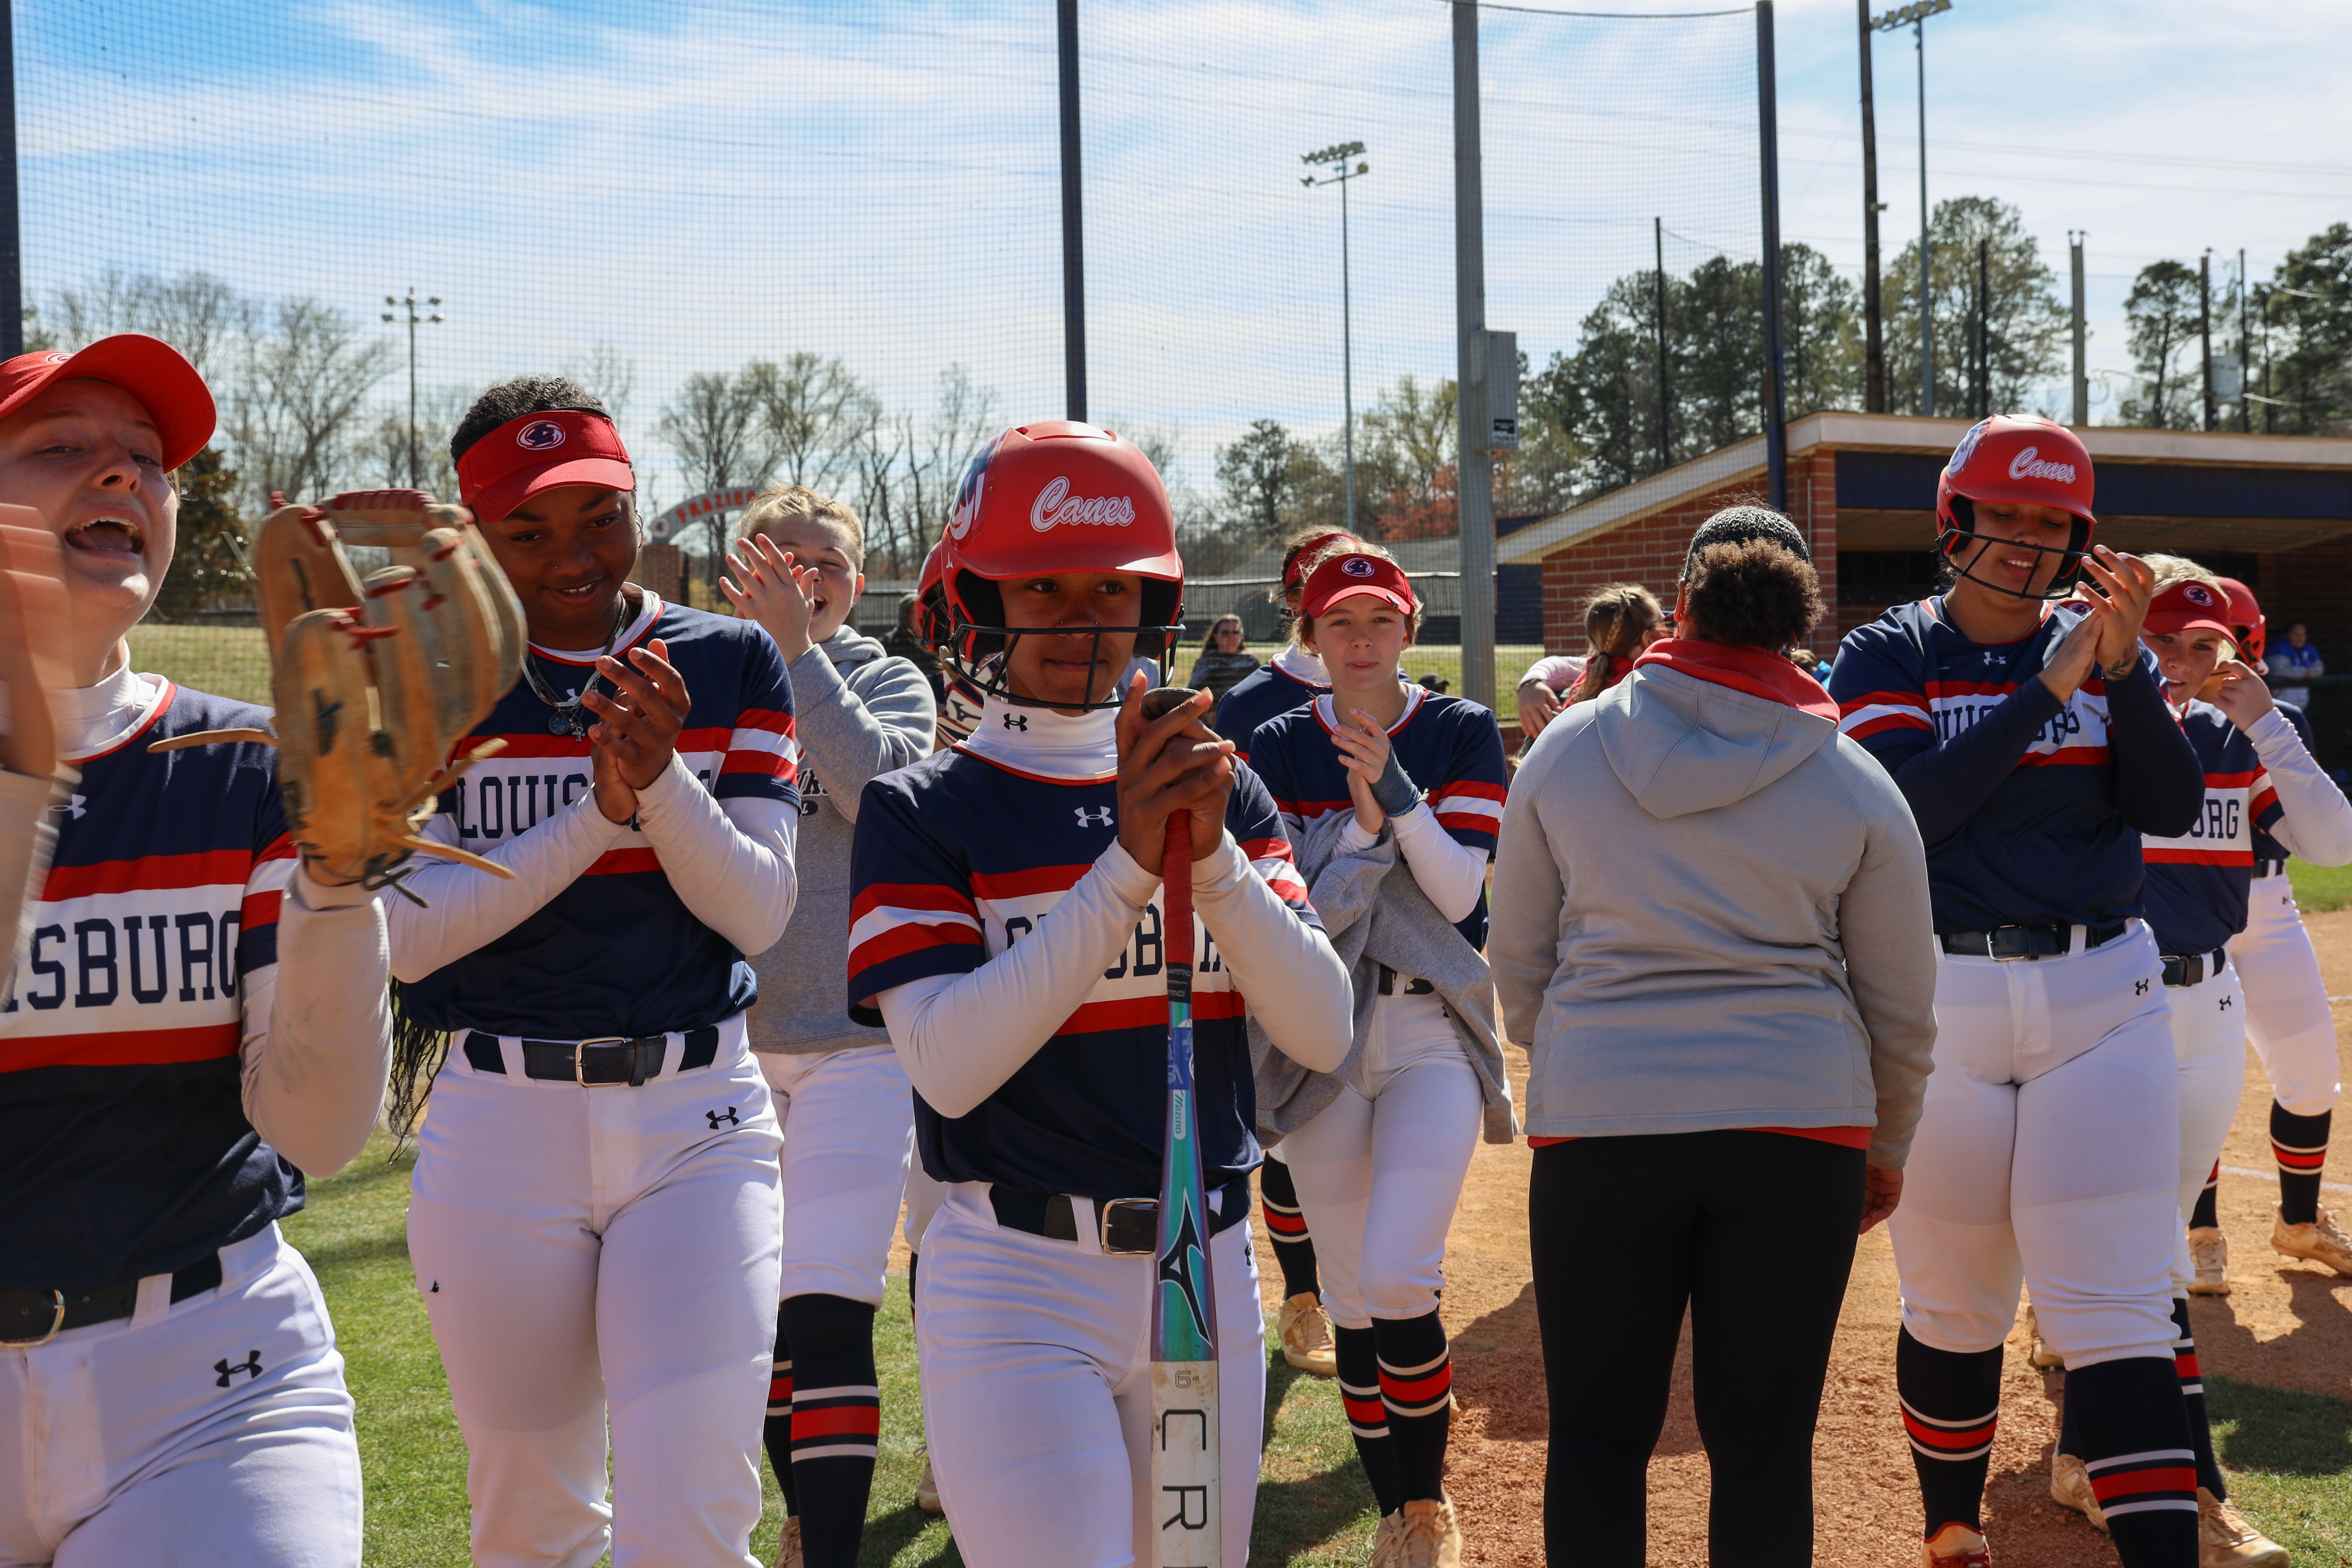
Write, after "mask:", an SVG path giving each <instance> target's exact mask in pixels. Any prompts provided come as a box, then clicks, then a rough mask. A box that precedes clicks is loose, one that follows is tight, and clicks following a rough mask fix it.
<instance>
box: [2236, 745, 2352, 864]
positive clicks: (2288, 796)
mask: <svg viewBox="0 0 2352 1568" xmlns="http://www.w3.org/2000/svg"><path fill="white" fill-rule="evenodd" d="M2246 738H2247V739H2248V740H2250V741H2252V742H2253V743H2254V754H2255V755H2256V756H2258V757H2260V758H2261V759H2262V762H2263V771H2264V772H2265V773H2269V774H2270V780H2271V787H2272V788H2273V789H2274V790H2276V791H2278V797H2279V811H2280V816H2279V820H2278V821H2277V823H2276V824H2275V825H2273V826H2272V828H2271V837H2273V838H2275V839H2277V840H2278V841H2279V843H2280V844H2282V845H2284V847H2285V848H2286V850H2287V853H2289V854H2291V855H2294V856H2298V857H2300V858H2303V859H2305V860H2308V861H2310V862H2311V863H2312V864H2313V865H2315V866H2344V865H2352V801H2347V800H2346V799H2345V798H2344V792H2343V791H2342V790H2340V789H2338V788H2336V781H2335V780H2334V779H2331V778H2329V777H2328V776H2327V774H2326V773H2324V772H2322V771H2321V770H2320V766H2319V762H2318V759H2316V758H2315V757H2314V756H2313V755H2312V754H2311V752H2309V751H2308V750H2306V749H2305V746H2304V743H2303V737H2302V736H2301V735H2298V734H2296V733H2295V731H2294V724H2293V723H2292V722H2291V721H2289V720H2288V719H2287V717H2286V715H2284V713H2281V712H2280V711H2279V710H2277V709H2275V708H2273V709H2272V710H2270V711H2269V712H2267V713H2264V714H2263V716H2262V717H2261V718H2259V719H2257V720H2255V721H2254V723H2253V727H2252V729H2250V730H2248V731H2246Z"/></svg>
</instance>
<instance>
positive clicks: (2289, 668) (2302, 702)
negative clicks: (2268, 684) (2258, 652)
mask: <svg viewBox="0 0 2352 1568" xmlns="http://www.w3.org/2000/svg"><path fill="white" fill-rule="evenodd" d="M2310 637H2311V634H2310V633H2309V632H2307V631H2305V630H2304V626H2303V623H2302V622H2301V621H2297V622H2295V623H2294V625H2293V626H2289V627H2287V629H2286V642H2285V643H2284V646H2282V647H2274V648H2272V649H2271V650H2269V651H2270V657H2269V658H2268V659H2267V660H2266V661H2265V662H2267V663H2268V664H2269V666H2270V668H2271V672H2272V674H2273V677H2274V678H2275V679H2277V680H2278V681H2279V683H2280V685H2279V688H2278V689H2277V691H2276V692H2274V693H2273V695H2274V696H2276V697H2277V699H2278V700H2280V701H2281V702H2291V703H2293V704H2294V706H2295V707H2297V708H2305V707H2308V706H2310V703H2311V688H2310V687H2308V686H2304V685H2301V684H2299V683H2300V682H2302V681H2305V680H2316V679H2319V678H2320V677H2321V676H2323V675H2325V674H2326V673H2327V667H2326V665H2324V664H2322V663H2321V662H2320V660H2319V650H2318V649H2317V648H2315V647H2312V646H2311V642H2310Z"/></svg>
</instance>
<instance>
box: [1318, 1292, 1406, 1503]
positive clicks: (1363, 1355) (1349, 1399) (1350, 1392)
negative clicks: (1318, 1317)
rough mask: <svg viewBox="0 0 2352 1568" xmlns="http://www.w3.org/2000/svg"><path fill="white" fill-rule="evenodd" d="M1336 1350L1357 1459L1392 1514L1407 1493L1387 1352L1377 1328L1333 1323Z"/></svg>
mask: <svg viewBox="0 0 2352 1568" xmlns="http://www.w3.org/2000/svg"><path fill="white" fill-rule="evenodd" d="M1331 1353H1332V1356H1333V1357H1334V1359H1336V1360H1337V1361H1338V1362H1339V1402H1340V1404H1342V1405H1345V1406H1346V1407H1347V1411H1348V1430H1349V1433H1350V1434H1352V1435H1353V1436H1354V1437H1355V1439H1356V1458H1359V1459H1360V1460H1362V1461H1363V1466H1364V1479H1367V1480H1369V1481H1370V1482H1371V1484H1372V1500H1373V1501H1374V1502H1375V1503H1377V1504H1378V1505H1379V1506H1380V1510H1381V1517H1382V1518H1386V1517H1387V1516H1388V1515H1390V1514H1392V1513H1394V1512H1395V1511H1396V1510H1399V1509H1401V1508H1402V1507H1403V1506H1404V1493H1403V1492H1402V1490H1401V1489H1400V1483H1399V1481H1398V1479H1397V1459H1396V1439H1395V1438H1394V1437H1393V1436H1390V1433H1389V1407H1388V1406H1387V1405H1384V1404H1382V1403H1381V1357H1380V1351H1379V1349H1378V1348H1377V1346H1376V1345H1375V1344H1374V1342H1373V1339H1372V1331H1371V1330H1370V1329H1345V1328H1341V1327H1340V1326H1339V1324H1337V1323H1334V1324H1332V1325H1331Z"/></svg>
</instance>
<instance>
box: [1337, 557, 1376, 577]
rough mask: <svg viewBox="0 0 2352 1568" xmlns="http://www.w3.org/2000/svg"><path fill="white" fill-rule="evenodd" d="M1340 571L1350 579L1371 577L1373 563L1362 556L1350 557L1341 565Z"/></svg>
mask: <svg viewBox="0 0 2352 1568" xmlns="http://www.w3.org/2000/svg"><path fill="white" fill-rule="evenodd" d="M1339 570H1340V571H1342V572H1344V573H1346V574H1348V575H1349V576H1350V577H1369V576H1370V575H1371V574H1372V563H1370V561H1367V560H1365V559H1364V558H1363V557H1362V556H1360V555H1350V556H1349V557H1348V559H1346V560H1345V561H1342V562H1340V563H1339Z"/></svg>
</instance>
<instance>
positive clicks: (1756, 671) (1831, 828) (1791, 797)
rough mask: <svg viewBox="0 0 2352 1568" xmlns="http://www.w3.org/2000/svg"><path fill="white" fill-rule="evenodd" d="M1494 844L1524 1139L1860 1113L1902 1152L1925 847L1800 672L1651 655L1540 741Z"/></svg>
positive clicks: (1883, 1152)
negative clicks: (1518, 1049) (1524, 1065)
mask: <svg viewBox="0 0 2352 1568" xmlns="http://www.w3.org/2000/svg"><path fill="white" fill-rule="evenodd" d="M1495 859H1496V868H1495V893H1494V908H1495V918H1494V924H1493V929H1492V933H1491V935H1490V936H1489V938H1488V941H1487V950H1486V951H1487V957H1488V959H1489V960H1490V961H1491V962H1492V963H1493V965H1494V969H1495V980H1496V990H1497V992H1498V994H1499V996H1500V999H1501V1002H1502V1006H1503V1019H1504V1026H1505V1031H1506V1033H1507V1035H1508V1036H1509V1037H1510V1038H1512V1039H1514V1040H1518V1041H1521V1042H1523V1043H1526V1044H1527V1046H1528V1054H1529V1057H1530V1058H1531V1066H1532V1072H1531V1075H1530V1077H1529V1079H1528V1115H1527V1128H1528V1133H1529V1134H1530V1136H1532V1137H1537V1138H1572V1137H1587V1136H1593V1135H1598V1134H1609V1133H1666V1132H1696V1131H1714V1130H1717V1129H1726V1128H1769V1129H1772V1130H1775V1131H1810V1130H1822V1129H1843V1128H1869V1129H1872V1131H1871V1132H1870V1134H1869V1147H1870V1155H1869V1158H1870V1163H1872V1164H1874V1165H1879V1166H1884V1167H1886V1168H1890V1169H1894V1168H1899V1167H1900V1166H1901V1165H1902V1164H1903V1163H1904V1160H1905V1158H1906V1156H1907V1154H1908V1152H1909V1149H1910V1143H1911V1134H1912V1131H1913V1130H1914V1129H1915V1128H1916V1125H1917V1123H1918V1120H1919V1103H1920V1097H1921V1094H1922V1092H1923V1090H1924V1089H1925V1087H1926V1082H1927V1073H1928V1071H1929V1068H1930V1066H1931V1062H1930V1054H1931V1051H1932V1049H1933V1047H1934V1045H1935V1037H1936V1021H1935V1013H1934V1000H1935V987H1936V942H1935V935H1934V925H1933V920H1932V916H1931V914H1930V911H1929V908H1928V900H1927V858H1926V854H1925V852H1924V850H1923V849H1922V847H1921V846H1920V841H1919V830H1918V828H1917V827H1916V826H1915V825H1914V823H1913V821H1912V818H1911V809H1910V807H1909V806H1908V805H1906V803H1905V801H1904V798H1903V795H1902V793H1901V791H1899V790H1898V789H1896V788H1895V784H1894V781H1893V780H1892V779H1890V778H1888V776H1887V774H1886V772H1885V769H1883V768H1881V767H1880V766H1879V765H1878V764H1877V763H1875V762H1874V761H1873V760H1872V759H1871V756H1870V754H1869V753H1868V752H1865V751H1864V750H1863V749H1862V747H1861V746H1860V745H1859V744H1858V743H1856V742H1853V741H1850V740H1848V739H1846V738H1845V737H1843V736H1842V735H1840V734H1839V733H1838V730H1837V706H1836V704H1835V703H1834V702H1832V701H1831V700H1830V699H1829V697H1828V695H1827V694H1826V693H1825V692H1823V691H1822V688H1821V686H1820V684H1819V683H1818V682H1816V681H1814V680H1813V679H1811V677H1809V676H1807V675H1806V674H1805V673H1804V672H1803V671H1801V670H1800V669H1798V668H1796V667H1795V666H1794V665H1792V664H1790V663H1789V662H1788V661H1787V660H1785V659H1781V658H1776V657H1774V656H1772V655H1770V654H1767V653H1764V652H1761V651H1759V650H1756V649H1750V648H1740V647H1731V646H1729V645H1727V644H1722V643H1709V642H1701V641H1698V640H1696V639H1690V638H1676V639H1672V640H1669V641H1666V642H1662V643H1659V644H1656V645H1655V646H1654V647H1652V648H1651V649H1650V651H1649V652H1648V653H1646V654H1645V655H1643V658H1641V659H1640V660H1639V661H1638V662H1637V663H1636V664H1635V665H1634V667H1633V674H1632V675H1630V676H1629V677H1628V678H1627V679H1625V680H1624V681H1623V682H1622V683H1621V684H1620V685H1618V686H1616V687H1613V688H1612V689H1610V690H1609V691H1608V692H1607V693H1605V694H1604V695H1602V696H1601V697H1600V698H1599V699H1597V700H1594V701H1591V702H1586V703H1580V704H1578V705H1577V706H1576V707H1574V708H1571V709H1570V710H1568V711H1567V712H1566V713H1564V714H1562V715H1561V716H1560V717H1559V719H1558V720H1556V721H1553V722H1552V723H1551V724H1550V725H1549V727H1548V728H1546V729H1545V731H1543V733H1542V734H1541V735H1540V736H1538V738H1537V739H1536V741H1535V742H1534V743H1533V744H1532V745H1531V746H1530V747H1529V748H1528V753H1527V756H1526V758H1525V760H1524V761H1523V762H1522V763H1520V765H1519V771H1518V775H1517V778H1516V779H1515V780H1514V781H1513V782H1512V785H1511V793H1510V798H1509V801H1508V803H1507V805H1506V806H1505V808H1504V813H1503V831H1502V840H1501V845H1500V847H1499V848H1498V849H1497V851H1496V857H1495Z"/></svg>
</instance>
